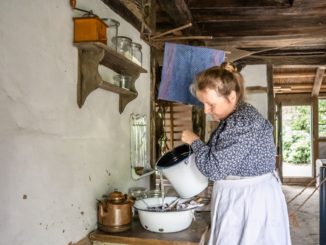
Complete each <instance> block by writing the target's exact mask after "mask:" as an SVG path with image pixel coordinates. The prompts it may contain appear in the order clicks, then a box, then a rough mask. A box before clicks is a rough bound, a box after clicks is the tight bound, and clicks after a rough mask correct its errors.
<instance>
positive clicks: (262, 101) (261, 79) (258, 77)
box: [241, 65, 268, 118]
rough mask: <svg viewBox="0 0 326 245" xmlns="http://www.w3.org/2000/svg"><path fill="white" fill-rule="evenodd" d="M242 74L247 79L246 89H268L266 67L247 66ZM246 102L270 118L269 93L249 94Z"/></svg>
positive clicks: (246, 96)
mask: <svg viewBox="0 0 326 245" xmlns="http://www.w3.org/2000/svg"><path fill="white" fill-rule="evenodd" d="M241 74H242V75H243V77H244V79H245V87H250V86H262V87H267V68H266V65H247V66H245V67H244V68H243V69H242V71H241ZM245 100H246V101H247V102H249V103H251V104H252V105H253V106H255V107H256V108H257V110H258V111H259V112H260V113H261V114H262V115H263V116H264V117H265V118H267V117H268V103H267V93H247V94H246V95H245Z"/></svg>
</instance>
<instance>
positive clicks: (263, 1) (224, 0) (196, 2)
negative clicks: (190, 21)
mask: <svg viewBox="0 0 326 245" xmlns="http://www.w3.org/2000/svg"><path fill="white" fill-rule="evenodd" d="M189 5H190V6H189V7H190V8H192V9H202V8H221V7H225V6H228V7H242V8H244V7H247V8H248V7H250V8H251V7H280V6H284V7H290V6H291V3H290V1H289V0H260V1H248V0H219V1H216V0H205V1H203V0H192V1H190V2H189Z"/></svg>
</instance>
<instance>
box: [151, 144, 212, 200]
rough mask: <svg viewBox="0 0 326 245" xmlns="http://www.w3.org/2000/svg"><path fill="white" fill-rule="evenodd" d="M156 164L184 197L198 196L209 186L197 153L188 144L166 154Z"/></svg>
mask: <svg viewBox="0 0 326 245" xmlns="http://www.w3.org/2000/svg"><path fill="white" fill-rule="evenodd" d="M156 166H157V169H158V170H159V171H161V172H162V173H163V174H164V176H165V177H166V178H167V179H168V180H169V181H170V183H171V184H172V186H173V187H174V189H175V190H176V192H177V193H178V194H179V196H180V197H182V198H190V197H193V196H196V195H197V194H199V193H200V192H202V191H203V190H204V189H205V188H206V187H207V186H208V178H207V177H205V176H204V175H203V174H202V173H201V172H200V171H199V170H198V168H197V166H196V163H195V155H194V154H193V153H192V151H191V148H190V146H189V145H187V144H184V145H180V146H178V147H176V148H174V149H173V150H171V151H169V152H167V153H166V154H164V155H163V156H162V157H161V158H160V159H159V160H158V161H157V163H156Z"/></svg>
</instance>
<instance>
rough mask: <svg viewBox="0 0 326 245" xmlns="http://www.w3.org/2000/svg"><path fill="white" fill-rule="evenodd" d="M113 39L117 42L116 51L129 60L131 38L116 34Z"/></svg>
mask: <svg viewBox="0 0 326 245" xmlns="http://www.w3.org/2000/svg"><path fill="white" fill-rule="evenodd" d="M113 41H115V42H116V44H117V52H118V53H120V54H122V55H124V56H125V57H127V58H128V59H130V60H131V43H132V40H131V38H129V37H125V36H117V37H116V38H114V40H113Z"/></svg>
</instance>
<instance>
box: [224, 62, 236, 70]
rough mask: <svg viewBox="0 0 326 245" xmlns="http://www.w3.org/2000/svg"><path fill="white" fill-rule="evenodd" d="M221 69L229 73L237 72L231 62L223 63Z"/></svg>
mask: <svg viewBox="0 0 326 245" xmlns="http://www.w3.org/2000/svg"><path fill="white" fill-rule="evenodd" d="M221 68H222V69H225V70H227V71H229V72H237V67H236V66H235V65H234V64H233V63H231V62H223V63H222V64H221Z"/></svg>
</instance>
